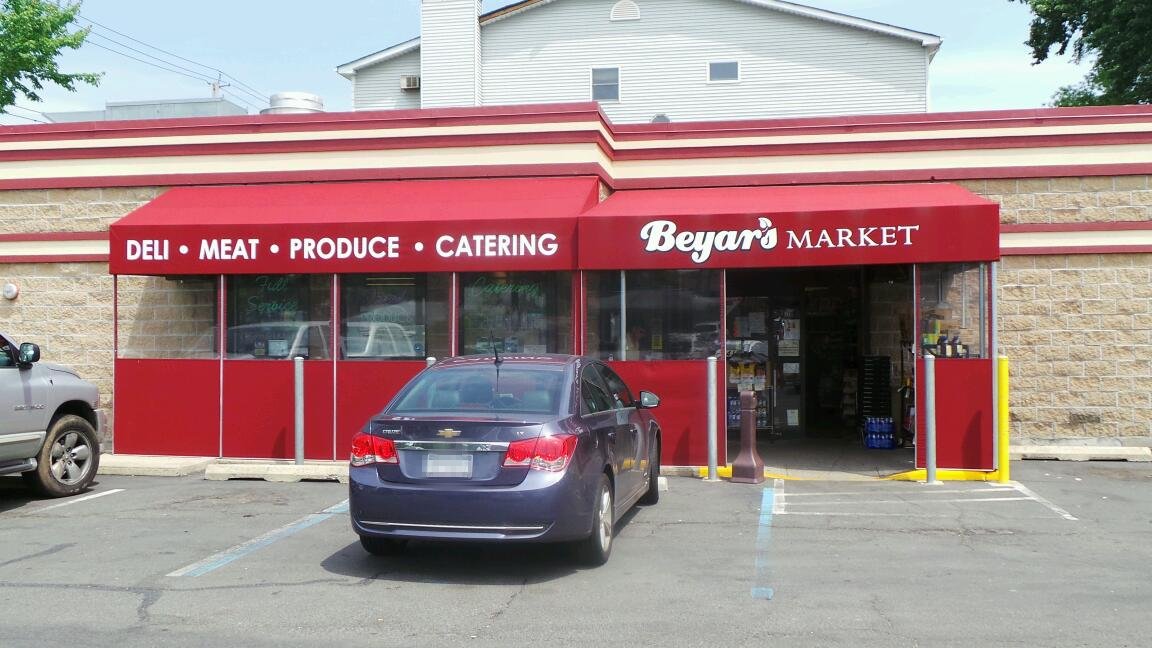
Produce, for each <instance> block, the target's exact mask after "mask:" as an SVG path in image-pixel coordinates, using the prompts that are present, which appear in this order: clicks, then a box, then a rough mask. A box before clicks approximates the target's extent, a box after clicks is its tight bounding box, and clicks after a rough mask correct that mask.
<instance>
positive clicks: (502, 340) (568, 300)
mask: <svg viewBox="0 0 1152 648" xmlns="http://www.w3.org/2000/svg"><path fill="white" fill-rule="evenodd" d="M459 320H460V330H459V336H460V346H459V352H460V353H461V354H468V353H492V350H493V349H494V348H495V349H497V350H499V351H501V352H504V353H529V354H531V353H571V352H572V275H571V273H567V272H472V273H464V274H461V275H460V315H459Z"/></svg>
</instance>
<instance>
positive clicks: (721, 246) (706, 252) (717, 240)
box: [640, 218, 778, 263]
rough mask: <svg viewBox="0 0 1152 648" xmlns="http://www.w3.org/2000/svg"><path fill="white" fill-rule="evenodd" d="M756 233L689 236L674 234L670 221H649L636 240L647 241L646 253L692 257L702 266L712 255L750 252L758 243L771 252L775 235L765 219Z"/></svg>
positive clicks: (774, 229) (701, 233)
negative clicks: (713, 253)
mask: <svg viewBox="0 0 1152 648" xmlns="http://www.w3.org/2000/svg"><path fill="white" fill-rule="evenodd" d="M759 224H760V229H744V230H720V231H716V232H714V231H703V232H693V231H690V230H684V231H677V228H676V223H673V222H672V221H666V220H659V221H652V222H650V223H648V224H646V225H644V227H642V228H641V229H640V238H641V239H642V240H644V241H647V242H648V244H647V246H645V248H644V249H645V250H646V251H648V252H668V251H671V250H673V249H675V250H679V251H681V252H685V253H689V254H691V255H692V260H693V261H694V262H696V263H704V262H705V261H707V260H708V258H709V257H711V256H712V252H713V251H719V252H735V251H737V250H750V249H752V244H753V243H754V242H756V241H759V242H760V247H762V248H764V249H765V250H771V249H773V248H775V247H776V243H777V242H778V241H777V239H778V234H777V232H776V228H775V227H773V226H772V221H771V220H769V219H767V218H761V219H760V223H759Z"/></svg>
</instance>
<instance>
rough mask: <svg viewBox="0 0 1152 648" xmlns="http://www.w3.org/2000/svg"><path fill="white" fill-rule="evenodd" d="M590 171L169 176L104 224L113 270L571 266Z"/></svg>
mask: <svg viewBox="0 0 1152 648" xmlns="http://www.w3.org/2000/svg"><path fill="white" fill-rule="evenodd" d="M598 192H599V180H598V179H596V178H590V177H580V178H535V179H533V178H528V179H522V178H517V179H482V180H407V181H395V182H361V183H324V184H293V185H243V186H227V187H180V188H175V189H169V190H168V191H166V192H165V193H164V194H163V195H161V196H160V197H158V198H156V199H155V200H153V201H152V202H150V203H148V204H147V205H145V206H143V207H141V208H139V209H137V210H136V211H134V212H132V213H131V214H128V215H127V216H125V217H124V218H121V219H120V220H118V221H116V222H115V223H113V224H112V226H111V227H110V232H109V238H110V244H111V256H110V259H109V269H110V271H111V272H112V274H118V275H124V274H136V275H167V274H258V273H270V274H288V273H352V272H392V271H396V272H436V271H486V270H509V269H516V270H563V269H567V270H571V269H575V268H576V223H577V216H578V215H579V214H580V213H581V212H583V211H585V210H586V209H588V208H589V207H591V206H592V205H594V204H595V203H596V200H597V198H598V196H599V193H598Z"/></svg>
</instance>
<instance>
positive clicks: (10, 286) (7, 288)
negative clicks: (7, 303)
mask: <svg viewBox="0 0 1152 648" xmlns="http://www.w3.org/2000/svg"><path fill="white" fill-rule="evenodd" d="M3 295H4V299H16V297H18V296H19V295H20V286H17V285H16V284H14V283H6V284H4V291H3Z"/></svg>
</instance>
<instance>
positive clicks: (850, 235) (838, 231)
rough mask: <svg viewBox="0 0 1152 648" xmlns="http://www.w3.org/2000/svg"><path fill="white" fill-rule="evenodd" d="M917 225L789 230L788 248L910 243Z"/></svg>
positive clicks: (812, 248)
mask: <svg viewBox="0 0 1152 648" xmlns="http://www.w3.org/2000/svg"><path fill="white" fill-rule="evenodd" d="M919 229H920V226H919V225H888V226H884V227H838V228H834V229H821V230H810V229H806V230H803V231H801V232H799V233H797V232H793V231H789V232H788V249H789V250H796V249H801V250H817V249H821V248H846V247H895V246H897V245H903V246H908V245H912V233H913V232H916V231H918V230H919Z"/></svg>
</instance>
